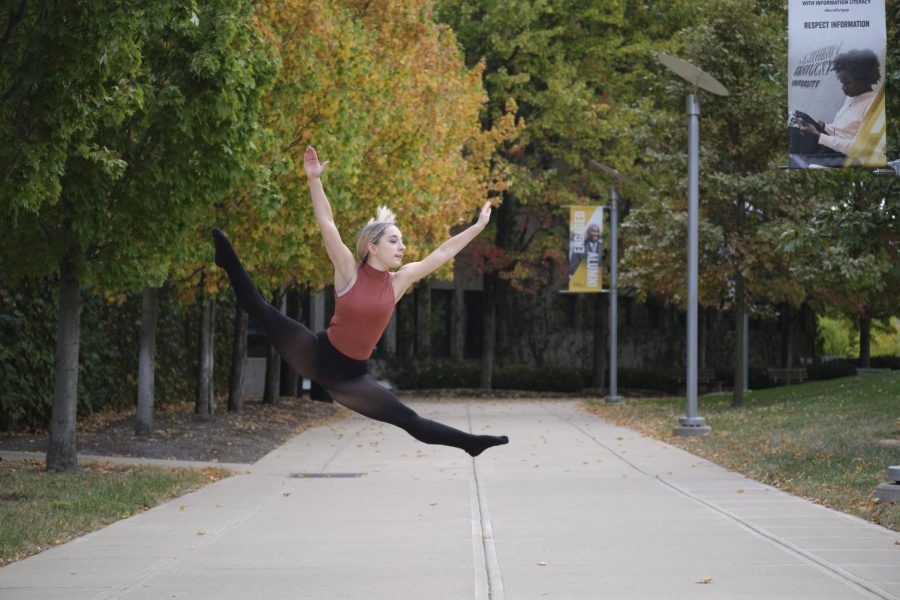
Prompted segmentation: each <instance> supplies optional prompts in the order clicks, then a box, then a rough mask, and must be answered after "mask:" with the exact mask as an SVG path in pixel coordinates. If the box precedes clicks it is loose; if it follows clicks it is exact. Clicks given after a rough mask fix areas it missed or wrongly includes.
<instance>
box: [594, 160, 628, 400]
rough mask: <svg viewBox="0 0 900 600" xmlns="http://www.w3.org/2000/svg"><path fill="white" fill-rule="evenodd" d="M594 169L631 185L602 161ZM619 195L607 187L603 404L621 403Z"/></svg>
mask: <svg viewBox="0 0 900 600" xmlns="http://www.w3.org/2000/svg"><path fill="white" fill-rule="evenodd" d="M588 164H589V165H590V166H591V168H593V169H597V170H598V171H602V172H604V173H606V174H607V175H609V176H610V177H612V178H613V181H614V182H615V181H619V182H621V183H625V184H630V183H631V180H630V179H628V178H627V177H625V176H624V175H622V174H621V173H619V172H618V171H616V170H615V169H613V168H612V167H610V166H608V165H605V164H603V163H601V162H598V161H596V160H594V159H593V158H592V159H590V160H589V161H588ZM618 201H619V193H618V192H617V191H616V185H615V183H613V185H612V186H611V187H610V192H609V395H608V396H607V397H606V401H607V402H609V403H618V402H621V401H622V397H621V396H619V366H618V357H619V294H618V285H619V264H618V263H619V209H618Z"/></svg>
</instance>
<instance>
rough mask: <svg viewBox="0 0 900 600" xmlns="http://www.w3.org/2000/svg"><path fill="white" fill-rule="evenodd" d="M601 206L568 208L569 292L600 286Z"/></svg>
mask: <svg viewBox="0 0 900 600" xmlns="http://www.w3.org/2000/svg"><path fill="white" fill-rule="evenodd" d="M602 266H603V207H602V206H570V207H569V291H570V292H599V291H601V290H602V287H603V285H602V284H603V268H602Z"/></svg>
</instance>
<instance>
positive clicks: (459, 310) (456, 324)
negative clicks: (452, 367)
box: [450, 271, 466, 361]
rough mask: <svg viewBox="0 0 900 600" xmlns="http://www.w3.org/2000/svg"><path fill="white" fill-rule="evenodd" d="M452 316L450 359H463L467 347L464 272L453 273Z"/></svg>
mask: <svg viewBox="0 0 900 600" xmlns="http://www.w3.org/2000/svg"><path fill="white" fill-rule="evenodd" d="M450 302H451V311H452V312H451V316H450V359H451V360H453V361H461V360H462V359H463V357H464V355H465V348H466V323H465V291H464V290H463V281H462V274H461V273H460V272H459V271H457V272H456V273H454V275H453V296H452V298H451V300H450Z"/></svg>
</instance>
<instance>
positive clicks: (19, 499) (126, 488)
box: [0, 461, 231, 566]
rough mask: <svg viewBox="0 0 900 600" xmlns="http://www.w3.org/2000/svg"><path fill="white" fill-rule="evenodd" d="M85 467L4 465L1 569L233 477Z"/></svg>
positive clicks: (219, 472)
mask: <svg viewBox="0 0 900 600" xmlns="http://www.w3.org/2000/svg"><path fill="white" fill-rule="evenodd" d="M230 474H231V473H229V472H228V471H225V470H223V469H212V468H209V469H171V468H161V467H148V466H131V465H111V464H108V463H106V464H100V463H86V464H82V465H81V469H80V471H79V472H78V473H73V474H65V473H50V472H47V471H45V470H44V469H43V464H42V463H40V462H39V461H3V462H0V566H2V565H4V564H6V563H9V562H13V561H16V560H21V559H23V558H26V557H28V556H30V555H32V554H37V553H38V552H41V551H42V550H46V549H47V548H49V547H51V546H56V545H58V544H62V543H65V542H67V541H69V540H71V539H73V538H75V537H78V536H80V535H84V534H85V533H89V532H91V531H94V530H96V529H100V528H101V527H105V526H107V525H109V524H110V523H113V522H115V521H118V520H119V519H124V518H127V517H130V516H131V515H133V514H136V513H139V512H143V511H146V510H148V509H150V508H153V507H154V506H156V505H157V504H161V503H162V502H164V501H166V500H169V499H171V498H175V497H178V496H181V495H183V494H186V493H188V492H190V491H193V490H196V489H198V488H200V487H203V486H204V485H206V484H208V483H210V482H213V481H217V480H219V479H222V478H223V477H227V476H228V475H230Z"/></svg>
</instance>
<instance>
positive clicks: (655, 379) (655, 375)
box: [619, 369, 679, 394]
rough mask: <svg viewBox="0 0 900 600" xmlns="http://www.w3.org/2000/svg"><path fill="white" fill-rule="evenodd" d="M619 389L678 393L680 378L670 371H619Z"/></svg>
mask: <svg viewBox="0 0 900 600" xmlns="http://www.w3.org/2000/svg"><path fill="white" fill-rule="evenodd" d="M619 387H622V388H632V389H639V390H652V391H654V392H665V393H667V394H677V393H678V388H679V385H678V378H677V377H676V376H675V375H673V374H672V372H671V370H670V369H619Z"/></svg>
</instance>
